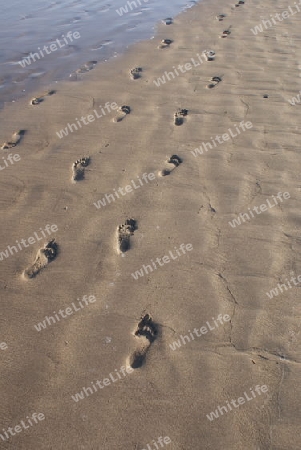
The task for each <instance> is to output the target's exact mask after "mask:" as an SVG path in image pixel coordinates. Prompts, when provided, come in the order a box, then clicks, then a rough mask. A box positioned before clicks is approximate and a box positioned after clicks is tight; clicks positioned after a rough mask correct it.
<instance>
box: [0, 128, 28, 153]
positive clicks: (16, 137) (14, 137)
mask: <svg viewBox="0 0 301 450" xmlns="http://www.w3.org/2000/svg"><path fill="white" fill-rule="evenodd" d="M24 134H25V130H19V131H16V132H15V133H14V134H13V135H12V137H11V140H10V141H9V142H4V144H3V145H2V147H1V150H5V149H7V148H12V147H16V145H18V144H19V142H20V141H21V139H22V136H23V135H24Z"/></svg>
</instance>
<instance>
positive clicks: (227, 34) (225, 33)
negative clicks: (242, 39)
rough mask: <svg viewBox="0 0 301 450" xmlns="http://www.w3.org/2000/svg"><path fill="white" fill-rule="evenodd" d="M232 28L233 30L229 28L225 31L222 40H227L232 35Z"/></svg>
mask: <svg viewBox="0 0 301 450" xmlns="http://www.w3.org/2000/svg"><path fill="white" fill-rule="evenodd" d="M230 28H231V27H229V28H228V30H224V31H223V32H222V35H221V36H220V37H221V38H226V37H228V36H229V35H230V34H231V31H230Z"/></svg>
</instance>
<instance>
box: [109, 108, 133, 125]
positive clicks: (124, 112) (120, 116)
mask: <svg viewBox="0 0 301 450" xmlns="http://www.w3.org/2000/svg"><path fill="white" fill-rule="evenodd" d="M130 112H131V108H130V107H129V106H125V105H123V106H120V107H119V108H118V114H117V116H116V117H114V119H113V122H121V121H122V120H123V119H124V118H125V117H126V116H127V115H128V114H130Z"/></svg>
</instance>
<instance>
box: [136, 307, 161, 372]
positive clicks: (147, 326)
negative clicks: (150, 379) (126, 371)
mask: <svg viewBox="0 0 301 450" xmlns="http://www.w3.org/2000/svg"><path fill="white" fill-rule="evenodd" d="M134 335H135V336H136V337H138V338H139V341H140V342H139V346H138V349H137V350H135V351H134V352H133V353H132V355H131V356H130V358H129V365H130V366H131V368H132V369H138V368H139V367H141V366H142V365H143V363H144V360H145V357H146V353H147V351H148V349H149V347H150V345H151V344H152V342H154V340H155V339H156V337H157V335H158V330H157V325H156V324H155V323H154V322H153V320H152V318H151V316H150V315H149V314H145V315H144V316H143V317H142V318H141V320H140V322H139V323H138V326H137V329H136V331H135V333H134Z"/></svg>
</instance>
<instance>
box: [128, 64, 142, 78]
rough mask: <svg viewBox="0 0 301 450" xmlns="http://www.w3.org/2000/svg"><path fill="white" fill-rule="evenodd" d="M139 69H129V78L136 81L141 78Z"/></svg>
mask: <svg viewBox="0 0 301 450" xmlns="http://www.w3.org/2000/svg"><path fill="white" fill-rule="evenodd" d="M141 72H142V69H141V67H135V68H134V69H131V72H130V73H131V77H132V79H133V80H138V78H141Z"/></svg>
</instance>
